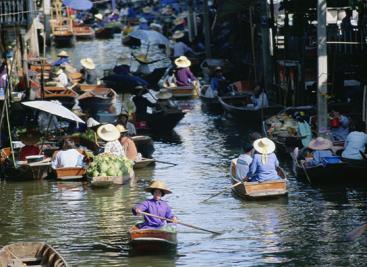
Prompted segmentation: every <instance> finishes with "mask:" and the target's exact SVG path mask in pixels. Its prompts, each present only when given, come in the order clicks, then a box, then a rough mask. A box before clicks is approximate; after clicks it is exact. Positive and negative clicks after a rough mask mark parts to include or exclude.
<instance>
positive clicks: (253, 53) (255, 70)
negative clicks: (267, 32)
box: [248, 6, 257, 83]
mask: <svg viewBox="0 0 367 267" xmlns="http://www.w3.org/2000/svg"><path fill="white" fill-rule="evenodd" d="M253 10H254V9H253V7H252V6H251V7H249V10H248V12H249V19H250V37H251V54H252V67H253V70H254V81H255V83H257V67H256V66H257V64H256V54H255V40H254V39H255V38H254V24H253V21H252V12H253Z"/></svg>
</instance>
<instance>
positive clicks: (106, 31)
mask: <svg viewBox="0 0 367 267" xmlns="http://www.w3.org/2000/svg"><path fill="white" fill-rule="evenodd" d="M114 33H115V29H114V28H100V29H97V30H95V37H96V38H98V39H112V38H113V34H114Z"/></svg>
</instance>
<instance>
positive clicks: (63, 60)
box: [52, 50, 70, 67]
mask: <svg viewBox="0 0 367 267" xmlns="http://www.w3.org/2000/svg"><path fill="white" fill-rule="evenodd" d="M57 56H58V57H59V59H58V60H56V61H55V62H54V63H52V66H55V67H58V66H60V65H65V64H70V60H69V54H68V53H67V52H66V51H64V50H63V51H61V52H60V53H58V54H57Z"/></svg>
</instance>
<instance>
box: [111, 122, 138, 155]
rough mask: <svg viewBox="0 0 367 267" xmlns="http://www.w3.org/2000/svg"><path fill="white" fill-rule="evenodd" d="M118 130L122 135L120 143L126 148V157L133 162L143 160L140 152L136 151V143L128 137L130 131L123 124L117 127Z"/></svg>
mask: <svg viewBox="0 0 367 267" xmlns="http://www.w3.org/2000/svg"><path fill="white" fill-rule="evenodd" d="M116 128H117V129H118V130H119V132H120V134H121V136H120V139H119V141H120V144H121V145H122V147H123V148H124V152H125V155H126V157H127V158H128V159H129V160H132V161H134V160H138V159H139V158H141V156H140V157H139V156H138V155H139V154H138V150H137V149H136V145H135V143H134V141H133V140H132V139H131V138H130V137H129V136H128V130H127V129H126V128H125V127H124V126H123V125H121V124H118V125H116Z"/></svg>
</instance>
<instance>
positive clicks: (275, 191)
mask: <svg viewBox="0 0 367 267" xmlns="http://www.w3.org/2000/svg"><path fill="white" fill-rule="evenodd" d="M236 164H237V161H236V160H232V169H231V182H232V184H233V185H234V184H237V183H239V182H241V181H240V180H238V179H237V178H236ZM277 171H278V175H279V176H280V177H281V178H282V179H276V180H272V181H267V182H263V183H258V182H244V183H243V184H240V185H238V186H235V187H233V188H232V191H233V192H234V193H235V194H236V195H237V196H239V197H241V198H244V199H253V200H258V199H268V198H277V197H282V196H285V195H287V194H288V190H287V176H286V173H285V172H284V170H283V169H282V168H278V169H277Z"/></svg>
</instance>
